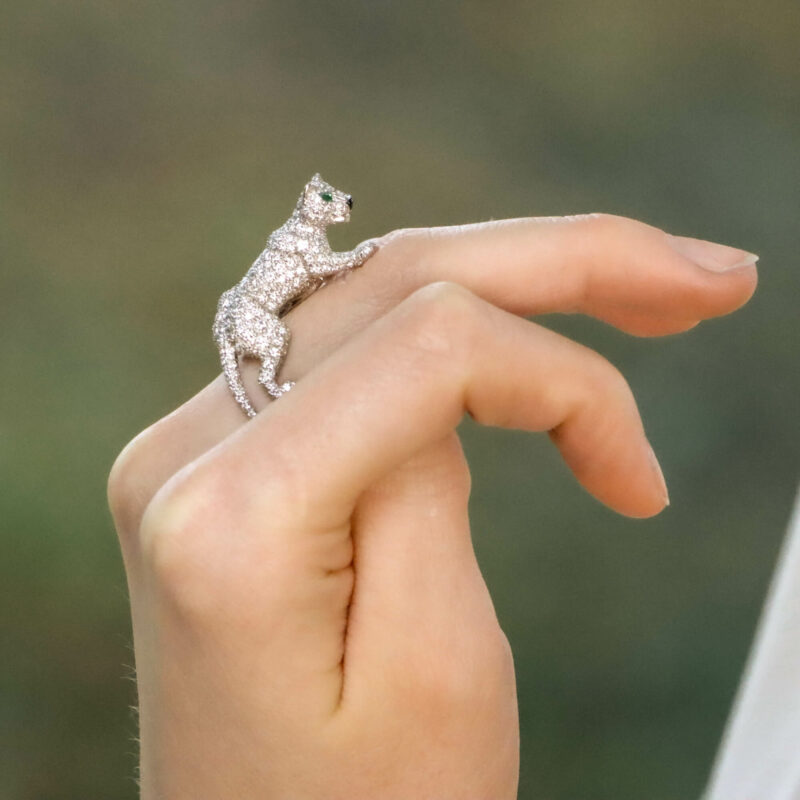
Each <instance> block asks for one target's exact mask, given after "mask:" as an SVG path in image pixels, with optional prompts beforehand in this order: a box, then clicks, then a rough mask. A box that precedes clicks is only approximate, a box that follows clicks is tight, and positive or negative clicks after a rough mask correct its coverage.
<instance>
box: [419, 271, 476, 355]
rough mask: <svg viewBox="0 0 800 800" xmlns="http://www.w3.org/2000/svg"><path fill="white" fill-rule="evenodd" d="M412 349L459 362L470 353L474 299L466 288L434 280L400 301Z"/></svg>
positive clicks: (474, 317)
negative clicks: (408, 327) (406, 311)
mask: <svg viewBox="0 0 800 800" xmlns="http://www.w3.org/2000/svg"><path fill="white" fill-rule="evenodd" d="M404 303H405V304H406V306H407V309H408V317H407V322H408V324H409V325H410V327H411V334H410V337H409V339H408V341H410V342H411V343H412V344H413V346H414V348H415V349H417V350H421V351H423V352H424V353H426V354H428V355H430V356H433V357H435V358H437V359H438V360H445V361H446V362H447V363H449V364H456V365H459V364H461V363H462V362H463V360H464V358H465V357H466V356H467V355H468V354H469V353H471V352H472V349H473V348H472V347H471V345H472V342H473V340H474V336H475V333H476V331H477V323H478V319H479V317H478V314H477V313H476V299H475V295H473V294H472V292H470V291H469V290H468V289H466V288H465V287H463V286H461V285H460V284H458V283H453V282H450V281H435V282H434V283H429V284H426V285H425V286H422V287H421V288H419V289H417V290H416V291H414V292H413V293H412V294H411V295H410V296H409V298H408V299H407V300H406V301H404Z"/></svg>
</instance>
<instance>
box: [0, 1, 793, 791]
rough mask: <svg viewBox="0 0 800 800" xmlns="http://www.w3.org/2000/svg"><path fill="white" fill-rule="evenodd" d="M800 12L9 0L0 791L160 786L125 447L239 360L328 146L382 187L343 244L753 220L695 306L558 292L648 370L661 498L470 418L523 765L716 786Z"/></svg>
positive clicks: (782, 402) (582, 325)
mask: <svg viewBox="0 0 800 800" xmlns="http://www.w3.org/2000/svg"><path fill="white" fill-rule="evenodd" d="M798 35H800V5H798V3H797V2H795V0H762V1H761V2H759V3H758V4H754V3H745V2H714V1H713V0H672V2H669V3H666V2H659V3H648V2H645V3H642V2H636V1H635V0H616V2H609V3H596V2H591V1H590V0H565V1H563V2H547V3H535V2H534V3H525V2H513V1H512V2H491V3H489V2H476V1H475V0H469V1H467V2H461V3H456V2H451V1H448V2H439V3H427V2H422V0H414V1H413V2H403V3H401V2H394V3H391V2H386V1H385V0H372V1H371V2H357V0H339V2H336V3H329V2H321V1H320V2H292V3H281V4H279V3H268V2H255V0H229V1H228V2H225V3H211V2H207V0H193V2H187V0H176V1H175V2H163V1H159V2H155V0H140V2H137V3H135V4H134V3H109V2H108V0H86V2H55V1H54V0H7V2H6V3H4V4H3V9H2V21H1V22H0V65H1V66H0V69H2V76H3V81H2V85H3V91H2V97H3V100H2V105H1V106H0V121H1V122H2V132H1V133H0V136H1V137H2V167H1V169H2V172H1V173H0V181H1V184H0V185H1V186H2V195H0V201H1V202H2V209H1V210H0V226H1V230H2V235H1V236H0V242H1V243H2V244H1V246H2V261H1V262H0V330H1V331H2V336H1V337H0V352H2V365H3V380H2V393H1V394H0V396H1V397H2V415H1V416H0V426H1V427H0V470H2V472H1V473H0V479H2V490H1V495H0V525H2V534H1V536H2V538H1V539H0V547H1V548H2V559H1V561H0V585H1V586H2V595H3V600H2V608H1V609H0V629H2V640H3V656H2V664H1V666H0V737H2V747H0V759H2V763H1V764H0V796H2V797H3V798H14V799H15V800H16V798H20V800H34V799H35V800H45V799H47V800H50V799H52V800H56V799H57V800H62V798H63V800H66V799H67V798H81V799H85V798H105V799H107V800H117V799H118V800H123V799H125V798H133V797H135V796H136V786H135V783H134V780H133V777H132V776H133V774H134V764H135V750H136V746H135V742H134V737H135V734H136V726H135V720H134V717H133V715H132V713H131V711H130V709H129V706H130V705H131V704H133V703H134V702H135V694H134V687H133V685H132V683H131V681H130V680H127V678H128V677H129V675H130V667H131V664H132V652H131V647H130V631H129V623H128V616H127V615H128V611H127V599H126V588H125V580H124V574H123V571H122V567H121V562H120V558H119V555H118V550H117V544H116V540H115V537H114V532H113V528H112V525H111V522H110V518H109V515H108V512H107V510H106V505H105V479H106V475H107V472H108V469H109V467H110V465H111V462H112V461H113V458H114V457H115V455H116V453H117V452H118V451H119V449H120V448H121V447H122V446H123V445H124V444H125V442H126V441H127V440H128V439H130V438H131V437H132V436H133V435H134V434H135V433H136V432H138V431H139V430H140V429H141V428H143V427H144V426H146V425H148V424H149V423H151V422H152V421H154V420H155V419H157V418H158V417H160V416H162V415H163V414H165V413H167V412H168V411H170V410H171V409H172V408H174V407H175V406H176V405H177V404H179V403H181V402H182V401H183V400H185V399H186V398H187V397H189V396H190V395H191V394H193V393H194V392H195V391H197V390H199V389H200V388H201V387H202V386H203V385H205V383H206V382H207V381H209V380H210V379H212V378H213V376H214V375H215V374H216V373H217V370H218V365H217V355H216V351H215V349H214V346H213V344H212V341H211V337H210V325H211V320H212V316H213V312H214V308H215V304H216V300H217V297H218V296H219V294H220V293H221V292H222V291H223V290H224V289H226V288H228V287H229V286H230V285H232V284H233V283H234V282H235V281H236V280H237V279H238V278H239V276H240V275H241V274H242V273H243V271H244V269H245V268H246V267H247V266H248V265H249V264H250V262H251V261H252V259H253V257H254V256H255V255H256V254H257V252H258V251H259V249H260V247H261V245H262V243H263V240H264V237H265V236H266V234H267V233H268V232H269V231H271V230H272V229H273V228H275V227H276V226H277V225H278V224H280V223H281V222H283V221H284V219H285V218H286V216H287V215H288V213H289V212H290V210H291V207H292V204H293V203H294V201H295V199H296V196H297V194H298V192H299V190H300V188H301V186H302V185H303V183H304V182H305V181H306V180H307V179H308V177H309V176H310V175H311V174H312V173H313V172H315V171H317V170H319V171H321V172H322V174H323V175H324V176H325V177H326V178H327V179H328V180H330V181H331V182H333V183H334V184H336V185H340V186H341V187H342V188H345V189H347V190H348V191H351V192H352V193H353V194H354V195H355V197H356V200H357V206H356V214H355V215H354V218H353V222H352V223H351V224H350V225H349V226H347V227H346V228H343V229H337V230H336V231H334V232H333V237H332V238H333V242H334V245H335V246H339V247H341V248H343V247H345V246H348V245H352V244H353V243H355V242H356V241H359V240H360V239H362V238H365V237H367V236H370V235H374V234H378V233H382V232H385V231H387V230H390V229H392V228H396V227H401V226H417V225H439V224H450V223H459V222H469V221H475V220H481V219H488V218H492V217H493V218H500V217H506V216H523V215H529V214H530V215H551V214H566V213H579V212H588V211H608V212H613V213H617V214H625V215H628V216H634V217H637V218H640V219H643V220H645V221H647V222H650V223H652V224H655V225H658V226H660V227H663V228H665V229H667V230H670V231H672V232H674V233H683V234H688V235H695V236H700V237H702V238H709V239H715V240H718V241H722V242H726V243H729V244H733V245H738V246H741V247H744V248H746V249H749V250H753V251H755V252H757V253H759V254H761V265H760V275H761V284H760V288H759V290H758V293H757V294H756V296H755V298H754V299H753V301H752V302H751V303H750V304H749V306H747V307H746V308H745V309H744V310H742V311H741V312H739V313H737V314H735V315H734V316H732V317H729V318H724V319H719V320H714V321H711V322H708V323H706V324H705V325H703V326H701V327H699V328H697V329H696V330H694V331H692V332H690V333H689V334H687V335H684V336H677V337H668V338H665V339H661V340H637V339H633V338H631V337H628V336H625V335H623V334H621V333H619V332H617V331H615V330H611V329H609V328H608V327H606V326H603V325H601V324H599V323H597V322H594V321H592V320H586V319H582V318H573V317H564V316H556V315H553V316H550V317H548V318H546V319H545V320H544V322H545V324H548V325H551V326H552V327H554V328H556V329H558V330H560V331H562V332H566V333H567V334H569V335H571V336H574V337H575V338H577V339H579V340H580V341H582V342H585V343H587V344H590V345H592V346H593V347H596V348H597V349H598V350H600V351H601V352H602V353H604V354H605V355H606V356H608V357H609V358H610V359H611V360H612V361H614V362H615V363H616V364H617V365H618V366H619V367H620V368H621V369H622V370H623V372H624V373H625V374H626V376H627V377H628V379H629V380H630V383H631V385H632V387H633V389H634V391H635V393H636V395H637V397H638V400H639V403H640V407H641V410H642V414H643V417H644V420H645V424H646V426H647V429H648V432H649V435H650V437H651V440H652V441H653V443H654V445H655V448H656V450H657V452H658V453H659V455H660V457H661V461H662V464H663V466H664V471H665V473H666V477H667V481H668V483H669V486H670V491H671V496H672V506H671V507H670V508H669V509H668V510H667V511H666V512H665V513H664V514H663V515H661V516H660V517H659V518H657V519H654V520H650V521H646V522H641V521H639V522H636V521H631V520H627V519H623V518H620V517H618V516H616V515H615V514H613V513H612V512H610V511H608V510H606V509H604V508H603V507H601V506H600V505H599V504H598V503H597V502H595V501H594V500H592V499H591V498H590V497H588V496H587V495H586V494H585V493H583V492H582V491H581V490H580V489H579V488H578V486H577V485H576V483H575V482H574V481H573V479H572V478H571V476H570V475H569V474H568V472H567V470H566V468H565V467H564V466H563V465H562V464H561V463H560V461H559V460H558V458H557V457H556V455H555V454H554V452H553V450H552V449H551V447H550V446H549V444H548V443H547V441H546V437H541V436H540V437H533V436H529V435H525V434H522V433H517V432H508V431H498V430H487V429H479V428H478V427H477V426H476V425H474V424H472V423H469V422H465V423H464V425H463V435H464V440H465V445H466V449H467V454H468V456H469V457H470V461H471V464H472V467H473V474H474V491H473V497H472V515H473V523H474V535H475V540H476V546H477V549H478V552H479V556H480V559H481V562H482V564H483V566H484V568H485V573H486V577H487V580H488V583H489V585H490V588H491V589H492V591H493V594H494V597H495V601H496V605H497V609H498V613H499V616H500V618H501V621H502V623H503V625H504V627H505V629H506V631H507V632H508V634H509V637H510V639H511V641H512V644H513V645H514V649H515V654H516V664H517V670H518V676H519V677H518V680H519V697H520V713H521V720H522V734H523V738H522V778H521V788H520V797H522V798H537V800H573V799H574V800H605V799H606V798H608V800H611V799H612V798H613V799H614V800H626V799H627V798H643V797H646V798H648V800H674V799H675V798H693V797H695V798H696V797H697V796H698V795H699V793H700V792H701V791H702V788H703V785H704V782H705V779H706V776H707V773H708V770H709V767H710V764H711V759H712V757H713V754H714V751H715V748H716V746H717V742H718V739H719V736H720V734H721V731H722V726H723V724H724V721H725V718H726V715H727V712H728V709H729V704H730V702H731V699H732V697H733V694H734V692H735V689H736V685H737V681H738V677H739V674H740V670H741V668H742V665H743V660H744V658H745V656H746V653H747V650H748V647H749V644H750V638H751V635H752V633H753V629H754V625H755V623H756V620H757V617H758V613H759V610H760V607H761V603H762V599H763V596H764V592H765V589H766V587H767V583H768V579H769V575H770V572H771V569H772V567H773V565H774V561H775V558H776V554H777V551H778V547H779V544H780V541H781V538H782V535H783V532H784V527H785V524H786V522H787V519H788V514H789V509H790V505H791V501H792V497H793V494H794V490H795V486H796V479H797V477H798V466H799V464H798V461H799V460H800V458H799V455H798V454H799V452H800V447H798V444H800V432H799V431H798V408H797V398H798V396H800V374H798V346H797V344H798V334H799V333H800V315H798V310H797V309H798V299H800V280H798V259H797V251H798V209H800V181H799V180H798V176H800V55H799V54H798V45H797V42H798ZM487 269H491V264H487ZM476 800H477V799H476Z"/></svg>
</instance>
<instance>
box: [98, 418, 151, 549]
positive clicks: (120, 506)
mask: <svg viewBox="0 0 800 800" xmlns="http://www.w3.org/2000/svg"><path fill="white" fill-rule="evenodd" d="M151 453H152V443H151V433H150V429H147V430H144V431H142V432H141V433H140V434H138V435H137V436H136V437H134V438H133V439H131V441H130V442H128V444H126V445H125V447H123V448H122V450H121V451H120V452H119V454H118V455H117V457H116V458H115V459H114V463H113V464H112V466H111V469H110V471H109V473H108V479H107V482H106V498H107V502H108V507H109V509H110V510H111V515H112V517H113V519H114V522H115V524H116V527H117V533H118V535H119V537H120V539H121V540H122V541H123V542H127V540H129V539H130V538H131V537H132V536H133V534H134V533H135V530H136V525H135V522H134V521H135V518H136V514H137V513H138V511H139V510H140V508H141V505H142V502H143V497H144V494H145V490H146V487H147V486H148V485H149V482H148V475H149V467H148V465H149V463H150V458H151Z"/></svg>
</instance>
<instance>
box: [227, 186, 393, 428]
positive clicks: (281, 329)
mask: <svg viewBox="0 0 800 800" xmlns="http://www.w3.org/2000/svg"><path fill="white" fill-rule="evenodd" d="M352 207H353V198H352V197H351V196H350V195H349V194H345V193H344V192H341V191H339V190H338V189H334V188H333V186H331V185H330V184H329V183H326V182H325V181H324V180H323V179H322V178H321V177H320V175H319V173H317V174H315V175H314V177H313V178H312V179H311V180H310V181H309V182H308V183H307V184H306V185H305V187H304V189H303V193H302V194H301V195H300V199H299V200H298V201H297V205H296V206H295V209H294V211H293V212H292V215H291V216H290V217H289V219H288V220H287V221H286V222H285V223H284V224H283V225H282V226H281V227H280V228H278V229H277V230H276V231H274V232H273V233H272V234H270V237H269V239H268V240H267V245H266V247H265V248H264V249H263V250H262V252H261V254H260V255H259V256H258V258H257V259H256V260H255V261H254V262H253V265H252V266H251V267H250V269H249V270H248V271H247V273H246V274H245V276H244V277H243V278H242V279H241V281H239V283H237V284H236V286H234V287H233V288H232V289H229V290H228V291H227V292H225V293H224V294H223V295H222V296H221V297H220V299H219V304H218V305H217V314H216V317H215V319H214V326H213V334H214V341H215V342H216V343H217V347H218V348H219V355H220V360H221V362H222V371H223V373H224V375H225V379H226V380H227V382H228V386H229V387H230V390H231V392H232V393H233V396H234V398H235V399H236V402H237V403H238V404H239V405H240V406H241V407H242V410H243V411H244V412H245V414H247V416H248V417H254V416H255V415H256V410H255V408H254V407H253V404H252V403H251V402H250V400H249V399H248V397H247V392H246V391H245V388H244V383H243V382H242V375H241V370H240V365H239V358H240V357H248V356H249V357H251V358H257V359H258V360H259V361H260V362H261V369H260V370H259V373H258V382H259V383H260V384H261V385H262V386H263V387H264V388H265V389H266V390H267V392H268V393H269V394H270V396H271V397H273V398H277V397H280V396H281V395H282V394H283V393H284V392H287V391H289V389H291V388H292V386H293V385H294V383H293V382H291V381H289V382H285V383H281V384H279V383H278V380H277V374H278V370H279V369H280V367H281V364H282V362H283V359H284V357H285V356H286V353H287V351H288V349H289V338H290V332H289V328H288V327H287V326H286V324H285V323H284V322H283V321H282V319H281V318H282V317H283V316H284V315H285V314H286V313H287V312H288V311H289V310H290V309H291V308H294V306H296V305H297V304H298V303H299V302H301V301H302V300H305V299H306V298H307V297H308V296H309V295H311V294H312V293H313V292H315V291H316V290H317V289H319V288H320V286H322V285H323V284H324V283H325V281H326V279H327V278H331V277H332V276H334V275H337V274H339V273H341V272H346V271H348V270H351V269H355V268H356V267H360V266H361V265H362V264H363V263H364V262H365V261H366V260H367V259H368V258H369V257H370V256H371V255H372V254H373V253H374V252H375V251H376V250H377V249H378V244H377V242H376V240H374V239H367V240H366V241H364V242H361V244H359V245H358V246H357V247H356V248H355V249H354V250H351V251H350V252H347V253H335V252H334V251H333V250H332V249H331V246H330V244H328V235H327V232H326V231H327V227H328V226H329V225H333V224H335V223H337V222H347V221H348V220H349V219H350V209H351V208H352Z"/></svg>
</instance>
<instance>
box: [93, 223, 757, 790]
mask: <svg viewBox="0 0 800 800" xmlns="http://www.w3.org/2000/svg"><path fill="white" fill-rule="evenodd" d="M377 241H378V243H379V244H380V250H379V251H378V253H377V254H376V255H374V256H373V257H372V258H371V259H370V261H368V262H367V264H366V265H365V266H364V267H362V268H361V269H359V270H357V271H354V272H352V273H350V274H347V275H345V276H342V277H340V278H338V279H336V280H334V281H332V282H331V283H330V284H329V285H328V286H326V287H325V288H324V289H323V290H322V291H320V292H318V293H316V294H315V295H312V296H311V297H310V298H308V299H307V300H306V301H305V302H304V303H302V304H301V305H299V306H297V308H295V309H294V310H292V311H291V312H290V314H289V316H288V322H289V327H290V328H291V330H292V344H291V347H290V349H289V356H288V358H287V362H286V364H285V366H284V369H283V370H282V375H281V376H280V380H287V379H298V383H297V385H296V386H295V388H294V389H293V390H292V391H291V392H289V393H288V394H287V395H285V396H284V397H282V398H280V400H279V401H278V402H276V403H270V402H269V400H268V397H267V396H266V394H265V393H264V392H263V390H261V389H260V387H259V386H258V384H257V383H256V381H255V373H256V372H257V369H256V366H255V365H254V364H247V365H246V369H245V376H246V382H247V383H248V391H249V394H250V396H251V398H254V399H255V401H256V403H258V404H259V405H260V407H261V408H263V411H261V413H260V414H259V415H258V416H257V417H256V418H255V419H253V420H252V421H249V422H248V421H247V420H246V417H245V416H244V415H243V414H242V412H241V410H240V409H239V407H238V406H237V405H236V404H235V402H234V401H233V399H232V397H231V396H230V395H229V393H228V390H227V387H226V385H225V384H224V381H223V379H222V378H221V377H218V378H217V379H216V380H215V381H214V382H213V383H211V384H210V385H209V386H208V387H206V388H205V389H204V390H203V391H201V392H200V393H199V394H198V395H196V396H195V397H194V398H192V399H191V400H189V401H188V402H187V403H185V404H184V405H183V406H181V407H180V408H179V409H177V410H176V411H175V412H173V413H172V414H170V415H169V416H167V417H165V418H164V419H162V420H161V421H160V422H158V423H156V424H155V425H153V426H151V427H150V428H148V429H147V430H146V431H144V432H143V433H142V434H140V435H139V436H138V437H137V438H136V439H134V440H133V442H131V443H130V444H129V445H128V446H127V447H126V448H125V450H124V451H123V452H122V453H121V454H120V456H119V458H118V459H117V461H116V463H115V465H114V467H113V469H112V472H111V476H110V478H109V499H110V504H111V508H112V511H113V513H114V518H115V521H116V525H117V529H118V532H119V536H120V540H121V543H122V550H123V555H124V559H125V566H126V570H127V574H128V582H129V587H130V595H131V606H132V614H133V630H134V644H135V651H136V665H137V678H138V687H139V706H140V726H141V731H140V736H141V783H142V795H143V797H144V798H145V800H150V799H151V798H169V800H179V798H187V799H188V798H192V800H198V799H199V798H203V800H216V799H217V798H219V800H222V799H223V798H225V799H226V800H227V799H228V798H239V799H240V800H243V799H245V798H259V800H265V799H266V798H281V799H283V798H287V800H302V799H303V798H326V800H334V799H335V798H336V799H338V798H341V799H342V800H345V798H346V799H347V800H358V799H359V798H364V799H365V800H366V798H370V799H372V798H384V799H386V798H402V799H403V800H408V798H419V799H420V800H422V799H423V798H432V799H433V798H437V799H439V798H442V799H443V798H447V800H455V799H457V798H465V799H467V798H468V799H469V800H489V799H490V798H491V799H494V798H513V797H515V796H516V785H517V769H518V744H519V742H518V725H517V708H516V695H515V685H514V671H513V664H512V658H511V652H510V650H509V647H508V643H507V640H506V638H505V636H504V635H503V633H502V631H501V630H500V627H499V625H498V623H497V619H496V616H495V613H494V610H493V607H492V603H491V600H490V598H489V595H488V592H487V590H486V586H485V584H484V582H483V579H482V577H481V574H480V571H479V569H478V565H477V563H476V561H475V557H474V554H473V550H472V545H471V541H470V531H469V521H468V515H467V498H468V494H469V488H470V478H469V471H468V468H467V465H466V463H465V460H464V457H463V453H462V450H461V447H460V443H459V441H458V438H457V436H456V435H455V433H454V429H455V427H456V425H457V424H458V422H459V420H460V419H461V417H462V416H463V414H464V412H465V411H466V412H467V413H469V414H470V415H472V416H473V417H474V418H475V419H476V420H477V421H478V422H481V423H485V424H489V425H499V426H503V427H509V428H524V429H526V430H531V431H548V432H549V435H550V437H551V439H552V440H553V441H554V443H555V444H556V446H557V447H558V448H559V450H560V451H561V453H562V455H563V457H564V458H565V460H566V462H567V463H568V465H569V466H570V468H571V469H572V471H573V472H574V473H575V476H576V477H577V479H578V480H579V481H580V483H581V484H582V485H583V486H584V487H585V488H586V489H587V490H588V491H589V492H591V493H592V494H593V495H594V496H595V497H597V498H598V499H600V500H601V501H602V502H604V503H606V504H607V505H609V506H611V507H612V508H614V509H616V510H617V511H619V512H620V513H622V514H626V515H629V516H635V517H647V516H651V515H653V514H656V513H658V512H659V511H660V510H661V509H662V508H663V507H664V505H665V504H666V502H667V494H666V488H665V486H664V481H663V478H662V476H661V472H660V470H659V468H658V464H657V462H656V460H655V457H654V456H653V454H652V450H651V448H650V446H649V444H648V442H647V439H646V437H645V434H644V430H643V427H642V423H641V420H640V418H639V414H638V412H637V409H636V404H635V402H634V399H633V397H632V395H631V392H630V390H629V388H628V386H627V384H626V382H625V380H624V379H623V378H622V376H621V375H620V373H619V372H618V371H617V370H616V369H615V368H614V367H612V366H611V365H610V364H609V363H608V362H607V361H605V360H604V359H603V358H602V357H601V356H599V355H597V354H596V353H595V352H593V351H592V350H589V349H587V348H586V347H583V346H581V345H578V344H576V343H574V342H572V341H570V340H568V339H566V338H564V337H562V336H560V335H558V334H556V333H553V332H551V331H549V330H546V329H544V328H542V327H540V326H538V325H536V324H534V323H532V322H529V321H526V320H525V319H522V318H521V316H520V315H531V314H536V313H540V312H549V311H565V312H582V313H587V314H591V315H593V316H595V317H598V318H600V319H602V320H605V321H607V322H609V323H611V324H613V325H616V326H617V327H619V328H621V329H623V330H625V331H628V332H630V333H633V334H637V335H642V336H655V335H661V334H669V333H677V332H680V331H685V330H688V329H689V328H691V327H693V326H694V325H696V324H697V323H698V322H699V321H700V320H703V319H705V318H708V317H713V316H717V315H720V314H726V313H728V312H730V311H732V310H734V309H736V308H738V307H739V306H741V305H742V304H743V303H745V302H746V301H747V300H748V298H749V297H750V295H751V294H752V292H753V291H754V289H755V285H756V270H755V267H754V266H753V261H754V258H749V257H748V254H747V253H745V252H743V251H740V250H735V249H733V248H727V247H724V246H721V245H712V244H710V243H704V242H698V241H697V240H691V239H685V238H683V237H670V236H668V235H667V234H665V233H664V232H663V231H660V230H659V229H657V228H653V227H651V226H649V225H645V224H643V223H640V222H636V221H633V220H629V219H626V218H622V217H615V216H610V215H603V214H590V215H586V216H578V217H569V218H538V219H518V220H506V221H502V222H491V223H485V224H478V225H466V226H460V227H454V228H438V229H412V230H402V231H397V232H394V233H392V234H389V235H387V236H385V237H383V238H382V239H379V240H377Z"/></svg>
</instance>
